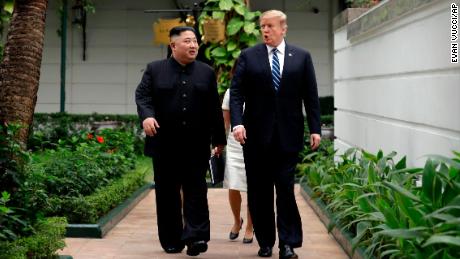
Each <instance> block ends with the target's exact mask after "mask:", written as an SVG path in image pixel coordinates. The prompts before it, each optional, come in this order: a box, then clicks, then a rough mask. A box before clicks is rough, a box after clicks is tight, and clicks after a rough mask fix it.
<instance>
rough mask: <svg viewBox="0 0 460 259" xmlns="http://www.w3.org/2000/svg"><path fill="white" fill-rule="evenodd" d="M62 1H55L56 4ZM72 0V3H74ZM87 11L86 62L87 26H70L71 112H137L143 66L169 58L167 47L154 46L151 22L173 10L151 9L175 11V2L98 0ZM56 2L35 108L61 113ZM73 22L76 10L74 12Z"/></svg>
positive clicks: (68, 76) (49, 20) (48, 27)
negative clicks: (137, 90)
mask: <svg viewBox="0 0 460 259" xmlns="http://www.w3.org/2000/svg"><path fill="white" fill-rule="evenodd" d="M55 2H57V1H52V2H51V1H50V3H55ZM69 2H70V1H69ZM94 3H95V6H96V13H95V14H88V21H87V50H86V61H83V58H82V53H83V49H82V46H83V45H82V30H81V29H79V28H77V27H76V26H75V25H71V23H70V22H69V26H68V38H67V41H68V43H67V64H66V66H67V68H66V111H67V112H70V113H92V112H98V113H118V114H126V113H136V108H135V103H134V97H133V94H134V90H135V88H136V86H137V84H138V83H139V81H140V79H141V76H142V73H143V69H144V68H145V66H146V64H147V63H148V62H150V61H152V60H155V59H159V58H164V57H166V52H167V50H166V47H164V46H155V45H153V44H152V40H153V31H152V24H153V22H155V21H156V20H157V19H158V18H159V17H167V16H171V14H165V13H163V14H152V13H144V10H146V9H174V8H175V6H174V4H173V1H155V2H152V1H147V0H142V1H141V0H136V1H127V0H98V1H94ZM56 8H57V6H56V5H50V8H49V10H48V13H47V24H46V34H45V48H44V55H43V61H42V69H41V78H40V87H39V92H38V101H37V106H36V109H35V111H36V112H58V111H59V104H60V51H61V48H60V44H61V43H60V38H59V37H58V36H57V33H56V30H57V28H58V27H59V26H60V25H59V24H60V21H59V19H58V16H57V10H56ZM69 16H70V17H69V20H70V19H71V17H72V16H71V14H70V12H69Z"/></svg>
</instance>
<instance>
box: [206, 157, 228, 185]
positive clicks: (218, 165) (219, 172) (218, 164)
mask: <svg viewBox="0 0 460 259" xmlns="http://www.w3.org/2000/svg"><path fill="white" fill-rule="evenodd" d="M224 171H225V159H224V156H223V155H220V156H211V158H210V159H209V172H210V173H209V174H210V175H211V184H212V185H216V184H219V183H221V182H223V181H224Z"/></svg>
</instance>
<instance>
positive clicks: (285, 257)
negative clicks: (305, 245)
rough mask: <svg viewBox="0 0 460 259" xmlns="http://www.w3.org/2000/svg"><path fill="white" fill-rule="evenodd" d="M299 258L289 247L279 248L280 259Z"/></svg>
mask: <svg viewBox="0 0 460 259" xmlns="http://www.w3.org/2000/svg"><path fill="white" fill-rule="evenodd" d="M290 258H299V256H297V254H296V253H294V249H293V248H292V247H291V246H290V245H284V246H282V247H280V259H290Z"/></svg>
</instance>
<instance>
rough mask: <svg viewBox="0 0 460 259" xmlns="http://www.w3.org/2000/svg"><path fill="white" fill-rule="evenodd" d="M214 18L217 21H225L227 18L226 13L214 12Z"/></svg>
mask: <svg viewBox="0 0 460 259" xmlns="http://www.w3.org/2000/svg"><path fill="white" fill-rule="evenodd" d="M212 18H213V19H217V20H223V19H224V18H225V12H220V11H217V12H216V11H214V12H212Z"/></svg>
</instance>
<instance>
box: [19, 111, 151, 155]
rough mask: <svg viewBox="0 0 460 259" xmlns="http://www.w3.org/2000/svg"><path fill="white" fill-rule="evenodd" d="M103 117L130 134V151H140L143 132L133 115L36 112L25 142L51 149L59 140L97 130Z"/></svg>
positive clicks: (37, 147) (37, 148) (35, 147)
mask: <svg viewBox="0 0 460 259" xmlns="http://www.w3.org/2000/svg"><path fill="white" fill-rule="evenodd" d="M106 121H112V122H117V124H118V126H117V127H116V129H119V130H121V131H125V132H129V133H131V134H133V135H134V136H135V138H134V151H135V153H136V154H142V152H143V148H144V135H143V130H142V129H141V127H140V123H139V118H138V117H137V115H112V114H109V115H106V114H96V113H94V114H67V113H50V114H45V113H36V114H34V121H33V127H32V130H31V133H30V135H29V140H28V144H27V146H28V148H29V149H31V150H43V149H55V148H56V147H57V146H58V145H59V140H68V139H71V138H73V137H74V136H77V135H80V134H82V133H83V132H93V133H98V131H99V130H98V129H97V127H98V126H97V123H99V122H106Z"/></svg>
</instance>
